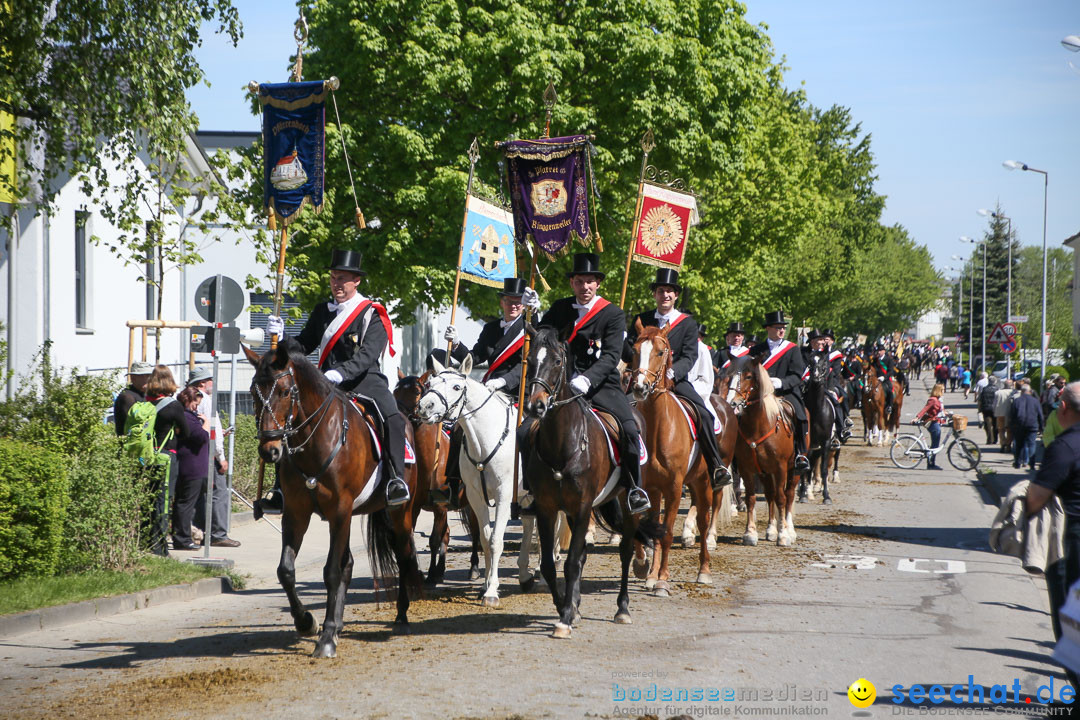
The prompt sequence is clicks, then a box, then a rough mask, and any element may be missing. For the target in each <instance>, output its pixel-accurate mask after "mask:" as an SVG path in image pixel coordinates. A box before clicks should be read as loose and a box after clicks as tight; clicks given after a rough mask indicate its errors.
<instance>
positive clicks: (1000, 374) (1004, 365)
mask: <svg viewBox="0 0 1080 720" xmlns="http://www.w3.org/2000/svg"><path fill="white" fill-rule="evenodd" d="M990 374H991V375H993V376H994V377H996V378H999V379H1001V380H1004V379H1005V376H1007V375H1008V374H1009V361H1008V360H998V361H997V362H996V363H994V369H993V370H992V371H990ZM1013 374H1014V375H1015V373H1013Z"/></svg>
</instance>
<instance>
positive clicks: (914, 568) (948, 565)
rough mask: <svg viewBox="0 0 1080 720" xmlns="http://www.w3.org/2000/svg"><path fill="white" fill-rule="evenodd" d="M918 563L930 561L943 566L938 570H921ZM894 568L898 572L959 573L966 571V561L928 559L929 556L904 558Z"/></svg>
mask: <svg viewBox="0 0 1080 720" xmlns="http://www.w3.org/2000/svg"><path fill="white" fill-rule="evenodd" d="M919 563H932V564H935V565H944V566H945V567H944V568H942V569H940V570H922V569H920V568H919ZM896 569H897V570H899V571H900V572H912V573H926V574H931V573H932V574H934V575H945V574H952V575H959V574H960V573H966V572H967V563H965V562H964V561H963V560H930V559H929V558H904V559H902V560H901V561H900V562H899V563H897V565H896Z"/></svg>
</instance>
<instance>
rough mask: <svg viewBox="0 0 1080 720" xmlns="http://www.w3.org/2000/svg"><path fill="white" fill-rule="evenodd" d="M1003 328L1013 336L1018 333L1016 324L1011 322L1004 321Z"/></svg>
mask: <svg viewBox="0 0 1080 720" xmlns="http://www.w3.org/2000/svg"><path fill="white" fill-rule="evenodd" d="M1001 329H1002V330H1004V331H1005V334H1006V335H1008V336H1009V337H1012V336H1013V335H1015V334H1016V326H1015V325H1013V324H1012V323H1011V322H1007V323H1003V324H1002V325H1001Z"/></svg>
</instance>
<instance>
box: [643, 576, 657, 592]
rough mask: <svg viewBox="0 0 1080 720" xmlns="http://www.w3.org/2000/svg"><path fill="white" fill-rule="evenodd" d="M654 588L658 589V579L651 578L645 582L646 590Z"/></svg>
mask: <svg viewBox="0 0 1080 720" xmlns="http://www.w3.org/2000/svg"><path fill="white" fill-rule="evenodd" d="M654 587H656V578H649V579H648V580H646V581H645V589H646V590H652V589H653V588H654Z"/></svg>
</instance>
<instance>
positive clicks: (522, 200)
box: [501, 135, 592, 259]
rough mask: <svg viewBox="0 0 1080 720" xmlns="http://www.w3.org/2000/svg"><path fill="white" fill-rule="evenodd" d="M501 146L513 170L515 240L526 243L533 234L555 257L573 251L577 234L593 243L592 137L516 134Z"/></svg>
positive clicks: (511, 184) (586, 241) (542, 246)
mask: <svg viewBox="0 0 1080 720" xmlns="http://www.w3.org/2000/svg"><path fill="white" fill-rule="evenodd" d="M501 147H502V149H503V151H504V152H505V153H506V159H507V165H508V169H509V173H510V189H511V197H510V200H511V204H512V205H513V210H514V234H515V236H516V238H517V241H518V242H520V243H525V242H527V241H528V238H529V237H532V238H533V240H534V241H535V242H536V245H537V247H539V248H540V249H541V250H543V251H544V253H545V254H546V255H547V256H548V257H550V258H552V259H555V258H557V257H559V256H561V255H565V254H566V253H567V252H569V247H568V246H569V244H570V240H571V238H572V237H573V236H577V240H578V242H579V243H581V244H582V245H586V246H588V245H591V244H592V235H591V234H590V231H589V212H588V200H589V197H588V186H587V184H586V169H587V166H588V158H587V157H586V155H585V153H587V152H589V139H588V137H586V136H585V135H573V136H571V137H558V138H542V139H538V140H512V141H509V142H506V143H503V144H502V145H501Z"/></svg>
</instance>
